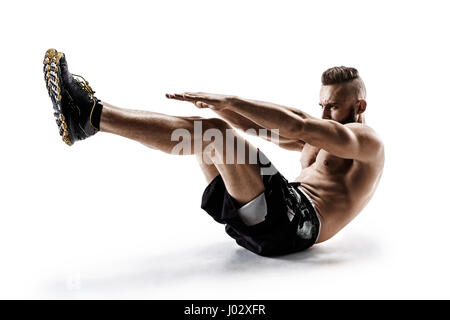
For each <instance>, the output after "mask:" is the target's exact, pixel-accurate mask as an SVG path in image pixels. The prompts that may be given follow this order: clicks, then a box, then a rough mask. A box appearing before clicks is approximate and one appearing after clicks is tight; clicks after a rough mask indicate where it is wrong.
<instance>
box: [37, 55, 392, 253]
mask: <svg viewBox="0 0 450 320" xmlns="http://www.w3.org/2000/svg"><path fill="white" fill-rule="evenodd" d="M44 74H45V81H46V85H47V89H48V92H49V95H50V97H51V99H52V102H53V107H54V115H55V117H56V122H57V124H58V127H59V129H60V135H61V136H62V138H63V141H64V142H66V143H67V144H68V145H72V144H73V143H74V142H75V141H78V140H82V139H85V138H87V137H89V136H91V135H94V134H96V133H97V132H98V131H103V132H109V133H113V134H117V135H121V136H123V137H126V138H129V139H133V140H136V141H138V142H141V143H142V144H144V145H146V146H148V147H150V148H153V149H158V150H161V151H163V152H166V153H170V154H179V152H174V150H178V149H176V147H177V145H178V144H179V142H178V141H175V140H176V139H173V133H174V131H176V130H180V129H181V130H182V132H184V133H186V134H185V135H184V137H183V138H186V139H189V144H190V147H189V148H187V151H186V149H185V150H183V154H191V155H196V157H197V159H198V160H199V164H200V167H201V169H202V170H203V172H204V175H205V177H206V180H207V182H208V186H207V187H206V189H205V191H204V193H203V197H202V205H201V207H202V208H203V209H204V210H205V211H206V212H207V213H208V214H209V215H210V216H211V217H212V218H213V219H214V220H216V221H217V222H219V223H223V224H225V225H226V227H225V231H226V232H227V234H228V235H230V236H231V237H232V238H234V239H235V240H236V242H237V243H238V244H239V245H241V246H243V247H245V248H247V249H248V250H250V251H252V252H254V253H257V254H259V255H263V256H273V255H281V254H288V253H293V252H297V251H301V250H305V249H307V248H309V247H311V246H312V245H314V244H315V243H319V242H323V241H325V240H327V239H330V238H331V237H332V236H334V235H335V234H336V233H337V232H338V231H339V230H341V229H342V228H343V227H344V226H345V225H347V224H348V223H349V222H350V221H351V220H352V219H353V218H354V217H355V216H356V215H357V214H358V213H359V212H361V210H362V209H363V208H364V207H365V205H366V204H367V203H368V201H369V200H370V199H371V197H372V195H373V194H374V192H375V189H376V187H377V185H378V182H379V180H380V177H381V174H382V171H383V165H384V147H383V143H382V142H381V140H380V138H379V137H378V136H377V135H376V133H375V131H374V130H373V129H372V128H370V127H369V126H367V125H366V124H365V119H364V111H365V110H366V100H365V99H366V89H365V86H364V83H363V81H362V79H361V78H360V77H359V75H358V71H357V70H356V69H354V68H347V67H335V68H330V69H328V70H326V71H325V72H324V73H323V74H322V87H321V90H320V106H321V108H322V117H321V119H319V118H315V117H313V116H310V115H308V114H306V113H305V112H303V111H300V110H298V109H295V108H291V107H285V106H281V105H277V104H272V103H267V102H261V101H255V100H249V99H242V98H239V97H236V96H227V95H218V94H207V93H183V94H167V95H166V97H167V98H169V99H176V100H181V101H187V102H191V103H194V104H195V106H197V107H198V108H209V109H211V110H214V111H215V112H216V113H217V114H218V115H219V117H218V118H202V117H184V116H171V115H166V114H161V113H155V112H150V111H139V110H129V109H122V108H118V107H114V106H112V105H111V104H109V103H107V102H105V101H100V100H99V99H97V98H96V97H95V96H94V91H93V90H92V88H91V87H90V86H89V84H88V82H87V81H85V80H84V78H82V77H80V76H75V75H72V74H71V73H70V72H69V70H68V67H67V61H66V59H65V55H64V54H63V53H61V52H57V51H56V50H54V49H49V50H48V51H47V53H46V55H45V58H44ZM198 124H201V130H203V131H202V133H203V132H204V133H205V134H206V132H207V131H208V130H215V131H216V132H217V131H218V132H219V133H223V135H222V137H225V136H226V137H228V138H229V137H230V136H231V138H232V141H236V144H234V143H233V144H232V145H231V147H230V146H229V144H227V142H229V141H228V140H226V139H223V140H224V141H218V140H220V139H217V137H216V139H214V140H213V139H205V138H204V136H205V135H204V134H198ZM196 125H197V129H196ZM236 129H240V130H245V131H246V132H250V133H254V134H256V135H260V136H261V134H260V133H261V132H262V131H261V129H270V130H273V129H276V130H278V131H277V132H278V134H279V139H278V141H279V143H278V144H279V146H280V147H282V148H286V149H289V150H294V151H298V152H301V153H302V158H301V165H302V171H301V173H300V175H299V176H298V177H297V178H296V179H295V181H292V182H288V181H287V180H286V179H285V178H284V177H283V175H282V174H281V173H280V172H279V171H278V170H276V168H275V167H274V165H273V164H272V163H271V162H270V161H269V159H267V157H266V156H265V154H264V153H263V152H262V151H261V150H259V148H256V147H254V146H253V145H252V144H250V143H249V142H248V141H246V140H245V139H244V138H243V137H242V136H240V135H239V134H238V132H237V130H236ZM249 129H253V131H251V130H249ZM196 130H197V131H196ZM261 137H263V138H267V137H266V136H261ZM211 140H213V141H211ZM278 141H277V142H278ZM239 145H241V146H244V148H238V146H239ZM243 152H244V154H243ZM252 155H256V157H254V158H253V157H252ZM242 157H243V159H244V161H242ZM224 159H227V161H224ZM230 159H231V160H232V161H228V160H230ZM254 159H256V161H252V160H254ZM240 160H241V161H240ZM265 169H270V170H265Z"/></svg>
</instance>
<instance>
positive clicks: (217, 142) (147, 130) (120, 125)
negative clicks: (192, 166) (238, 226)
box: [100, 102, 264, 204]
mask: <svg viewBox="0 0 450 320" xmlns="http://www.w3.org/2000/svg"><path fill="white" fill-rule="evenodd" d="M102 104H103V111H102V115H101V120H100V131H103V132H109V133H113V134H117V135H120V136H123V137H126V138H129V139H133V140H135V141H138V142H141V143H142V144H144V145H146V146H148V147H150V148H153V149H158V150H161V151H163V152H166V153H170V154H178V153H174V148H175V147H176V146H177V145H179V143H180V142H179V141H178V140H175V141H172V134H173V132H174V131H175V130H185V132H187V133H188V135H186V137H188V138H189V139H190V140H189V144H190V148H188V149H187V150H186V149H185V150H184V151H185V152H184V154H195V155H196V156H197V159H199V162H200V165H201V168H202V170H203V172H204V174H205V176H206V179H207V180H208V181H211V180H212V179H213V178H214V177H215V176H217V174H220V175H221V176H222V178H223V180H224V183H225V186H226V188H227V190H228V192H229V193H230V195H231V196H232V197H233V198H235V199H236V200H237V201H238V202H240V203H242V204H243V203H247V202H249V201H250V200H252V199H254V198H255V197H256V196H257V195H259V194H261V192H263V191H264V185H263V182H262V179H261V175H260V170H259V166H258V164H257V163H256V162H255V156H256V152H257V149H256V148H255V147H254V146H252V145H251V144H250V143H249V142H248V141H246V140H245V139H244V138H242V137H241V136H239V135H238V134H237V132H236V131H235V130H234V129H232V127H231V126H230V125H229V124H228V123H227V122H225V121H224V120H221V119H218V118H211V119H206V118H201V117H181V116H171V115H166V114H161V113H156V112H150V111H141V110H129V109H122V108H118V107H114V106H112V105H110V104H108V103H106V102H102ZM199 121H201V124H202V134H200V135H199V134H198V132H196V129H195V125H196V123H195V122H197V124H198V122H199ZM210 129H211V130H210ZM208 130H209V133H214V132H216V133H220V135H221V137H222V138H223V139H218V138H217V137H218V135H216V136H214V139H213V138H211V139H209V140H208V139H206V140H205V139H204V136H206V133H207V132H208ZM214 130H215V131H214ZM203 133H205V135H204V134H203ZM230 141H233V143H232V144H230ZM186 151H188V152H186Z"/></svg>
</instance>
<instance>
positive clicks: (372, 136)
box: [344, 122, 384, 155]
mask: <svg viewBox="0 0 450 320" xmlns="http://www.w3.org/2000/svg"><path fill="white" fill-rule="evenodd" d="M344 126H345V127H346V128H349V129H350V130H352V131H353V133H354V134H355V135H356V137H357V139H358V141H359V142H360V143H361V144H363V145H364V147H365V148H364V149H365V150H367V151H369V150H370V152H373V153H376V154H380V155H382V154H384V143H383V140H382V139H381V137H380V136H379V135H378V134H377V132H376V131H375V130H374V129H373V128H372V127H370V126H368V125H367V124H365V123H358V122H352V123H346V124H345V125H344Z"/></svg>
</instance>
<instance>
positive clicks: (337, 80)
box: [320, 67, 367, 123]
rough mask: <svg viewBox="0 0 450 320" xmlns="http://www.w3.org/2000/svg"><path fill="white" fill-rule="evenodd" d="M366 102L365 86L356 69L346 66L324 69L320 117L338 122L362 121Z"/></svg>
mask: <svg viewBox="0 0 450 320" xmlns="http://www.w3.org/2000/svg"><path fill="white" fill-rule="evenodd" d="M366 104H367V103H366V87H365V86H364V82H363V81H362V79H361V78H360V77H359V74H358V70H356V69H355V68H348V67H333V68H330V69H328V70H325V72H324V73H323V74H322V87H321V89H320V106H321V107H322V110H323V111H322V119H330V120H334V121H337V122H340V123H349V122H363V121H364V119H363V116H362V114H363V113H364V111H365V110H366Z"/></svg>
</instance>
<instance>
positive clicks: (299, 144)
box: [166, 94, 305, 151]
mask: <svg viewBox="0 0 450 320" xmlns="http://www.w3.org/2000/svg"><path fill="white" fill-rule="evenodd" d="M166 96H167V97H168V98H170V99H176V100H183V101H190V102H193V103H194V104H195V105H196V106H197V107H199V108H205V107H206V108H209V109H211V110H213V111H214V112H215V113H217V114H218V115H219V116H221V117H222V118H223V119H224V120H225V121H227V122H228V123H229V124H230V125H232V126H233V127H235V128H237V129H240V130H242V131H245V132H246V133H247V134H250V135H254V136H258V137H260V138H263V139H265V140H267V141H269V142H274V143H276V144H277V145H278V146H279V147H281V148H284V149H287V150H293V151H302V149H303V146H304V145H305V143H304V142H303V141H300V140H298V139H290V138H287V137H284V136H283V135H281V134H279V135H278V137H277V138H278V139H276V140H273V139H272V138H273V137H272V136H271V134H270V132H267V129H270V128H266V127H263V126H261V125H259V124H257V123H255V122H254V121H252V120H251V119H249V118H248V117H245V116H244V115H242V114H239V113H237V112H235V111H232V110H230V109H228V108H219V107H218V106H216V107H215V106H212V105H208V106H206V105H205V106H202V105H199V104H197V103H195V102H196V101H193V100H192V99H189V98H188V96H189V95H188V94H182V95H181V94H167V95H166ZM216 96H218V95H216ZM222 97H223V98H224V99H225V97H226V96H222ZM226 99H228V98H226ZM216 104H217V103H216ZM249 129H250V130H249ZM261 129H266V132H264V131H261V134H260V130H261ZM273 129H278V128H273ZM264 133H266V134H264Z"/></svg>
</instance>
